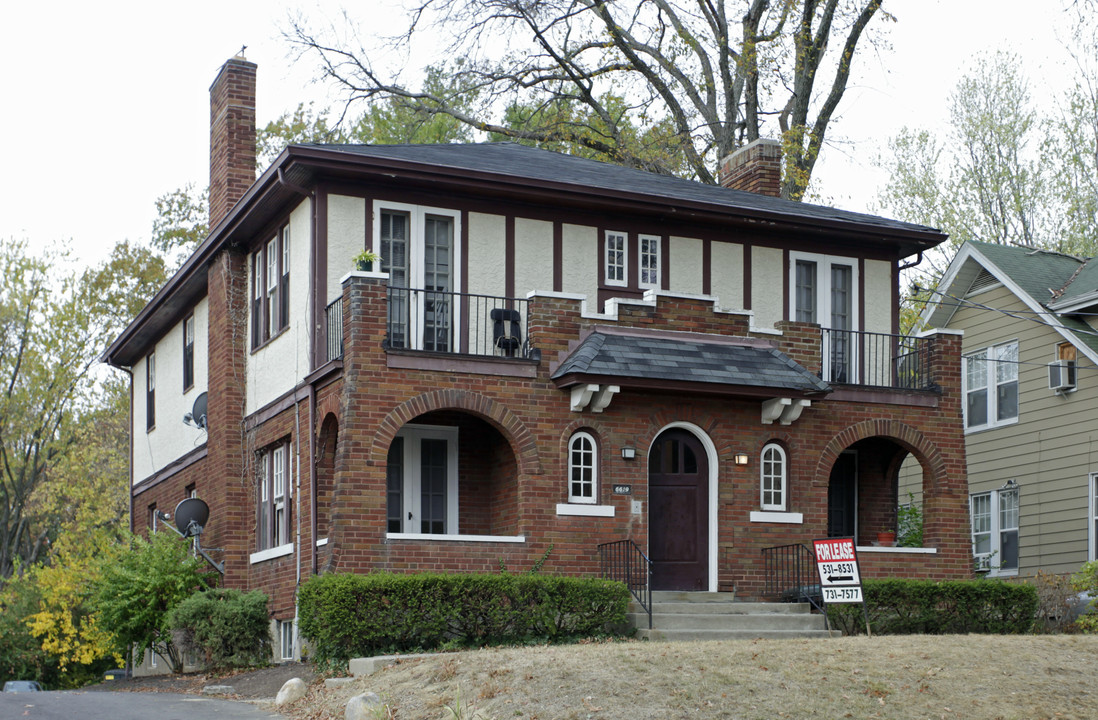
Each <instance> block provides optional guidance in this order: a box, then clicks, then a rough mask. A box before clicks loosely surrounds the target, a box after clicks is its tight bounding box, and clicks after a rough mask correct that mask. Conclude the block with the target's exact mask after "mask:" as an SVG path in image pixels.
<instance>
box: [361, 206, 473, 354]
mask: <svg viewBox="0 0 1098 720" xmlns="http://www.w3.org/2000/svg"><path fill="white" fill-rule="evenodd" d="M373 207H374V216H373V221H372V222H371V228H372V230H371V232H372V236H371V237H372V238H373V240H372V243H373V245H374V250H375V252H380V251H381V214H382V213H383V212H394V213H407V215H408V287H410V288H412V289H416V290H422V289H423V287H424V284H425V281H424V272H425V271H424V267H425V265H426V256H425V246H426V242H425V239H424V228H425V226H426V218H427V216H428V215H441V216H442V217H448V218H450V221H451V222H452V223H453V226H452V227H453V232H454V236H453V255H452V257H451V264H452V268H451V277H450V292H455V293H456V292H460V291H461V268H462V257H461V212H460V211H458V210H449V209H446V208H439V207H429V206H427V205H409V204H408V203H399V202H389V201H387V200H375V201H374V206H373ZM382 260H383V261H384V260H385V258H382ZM377 267H378V269H380V268H381V264H380V263H378V265H377ZM419 297H420V295H419V294H418V293H415V294H412V296H411V297H410V298H409V301H410V302H416V301H417V299H418V298H419ZM421 313H422V311H421V310H420V309H419V308H418V307H412V308H411V309H410V314H409V317H410V318H411V323H412V325H411V327H409V328H408V329H407V333H408V342H409V349H413V350H419V349H422V344H423V335H422V325H421V323H422V319H421ZM450 313H451V315H450V323H451V328H452V338H453V340H452V342H453V344H454V345H455V346H457V345H458V344H459V341H458V338H460V337H461V336H462V335H461V333H462V328H461V313H460V312H458V309H457V308H456V307H454V308H451V311H450ZM450 352H457V348H456V347H452V348H450Z"/></svg>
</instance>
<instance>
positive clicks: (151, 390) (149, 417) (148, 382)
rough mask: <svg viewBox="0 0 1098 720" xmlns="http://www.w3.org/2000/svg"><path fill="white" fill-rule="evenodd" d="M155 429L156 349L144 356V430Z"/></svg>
mask: <svg viewBox="0 0 1098 720" xmlns="http://www.w3.org/2000/svg"><path fill="white" fill-rule="evenodd" d="M155 429H156V351H155V350H153V351H152V352H151V353H149V354H148V355H146V356H145V432H152V431H153V430H155Z"/></svg>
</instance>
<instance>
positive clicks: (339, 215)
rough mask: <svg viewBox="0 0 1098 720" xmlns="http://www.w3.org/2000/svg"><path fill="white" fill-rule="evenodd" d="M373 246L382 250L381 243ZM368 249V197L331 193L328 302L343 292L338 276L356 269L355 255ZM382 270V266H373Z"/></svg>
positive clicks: (326, 303)
mask: <svg viewBox="0 0 1098 720" xmlns="http://www.w3.org/2000/svg"><path fill="white" fill-rule="evenodd" d="M375 244H377V245H378V247H376V248H370V249H371V250H373V251H374V252H377V253H380V252H381V249H380V243H375ZM365 249H366V200H365V199H364V198H357V197H348V196H346V195H329V196H328V272H327V276H328V290H327V293H326V295H327V299H326V300H325V301H324V304H325V305H328V304H330V303H332V302H333V301H334V300H335V299H336V298H338V297H339V296H340V295H342V294H343V287H342V286H341V285H340V284H339V279H340V278H341V277H343V276H344V275H346V274H347V273H348V272H350V271H351V270H354V269H355V267H354V260H353V258H354V256H355V255H358V254H359V253H360V252H362V251H363V250H365ZM374 269H375V270H380V268H374Z"/></svg>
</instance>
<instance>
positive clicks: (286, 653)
mask: <svg viewBox="0 0 1098 720" xmlns="http://www.w3.org/2000/svg"><path fill="white" fill-rule="evenodd" d="M294 630H295V628H294V621H293V620H279V621H278V640H279V643H278V644H279V653H278V654H279V659H281V660H293V659H294V645H296V644H297V643H296V640H297V637H296V636H297V633H296V632H294Z"/></svg>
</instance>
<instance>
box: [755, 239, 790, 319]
mask: <svg viewBox="0 0 1098 720" xmlns="http://www.w3.org/2000/svg"><path fill="white" fill-rule="evenodd" d="M784 274H785V268H784V267H782V251H781V250H778V249H776V248H768V247H753V248H751V309H752V311H754V313H755V326H756V327H766V328H772V327H774V323H776V322H778V321H779V320H781V319H782V307H783V304H782V288H783V287H785V283H784Z"/></svg>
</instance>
